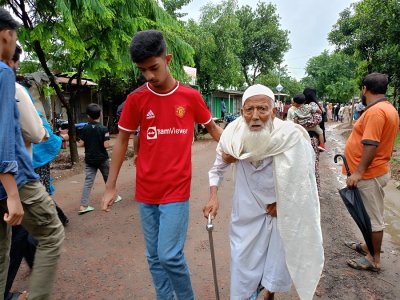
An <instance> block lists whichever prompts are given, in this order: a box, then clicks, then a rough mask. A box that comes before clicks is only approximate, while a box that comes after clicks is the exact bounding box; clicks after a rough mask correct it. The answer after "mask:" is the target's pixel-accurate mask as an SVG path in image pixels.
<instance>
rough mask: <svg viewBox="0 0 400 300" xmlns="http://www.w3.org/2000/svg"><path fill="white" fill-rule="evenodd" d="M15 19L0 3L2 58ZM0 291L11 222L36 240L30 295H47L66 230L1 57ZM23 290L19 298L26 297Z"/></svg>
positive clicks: (11, 47) (39, 298) (6, 56)
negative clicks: (35, 161) (28, 144)
mask: <svg viewBox="0 0 400 300" xmlns="http://www.w3.org/2000/svg"><path fill="white" fill-rule="evenodd" d="M18 26H19V25H18V23H17V22H16V21H15V20H14V19H13V18H12V16H11V15H10V13H9V12H8V11H6V10H5V9H3V8H0V57H1V59H2V60H4V61H9V60H10V59H11V58H12V56H13V54H14V52H15V48H16V40H17V33H16V29H17V28H18ZM0 95H1V97H0V215H1V218H0V295H3V294H4V291H5V286H6V280H7V272H8V266H9V251H10V238H11V227H10V225H11V226H15V225H20V224H22V226H23V227H24V228H25V229H26V230H27V231H28V232H29V233H30V234H31V235H32V236H33V237H34V238H35V239H36V240H37V241H38V247H37V250H36V253H35V259H34V262H33V269H32V273H31V282H30V290H29V299H33V300H46V299H49V298H50V293H51V290H52V286H53V281H54V277H55V272H56V267H57V262H58V259H59V256H60V254H61V245H62V242H63V240H64V229H63V226H62V224H61V222H60V220H59V219H58V217H57V213H56V209H55V205H54V202H53V201H52V199H51V198H50V196H49V195H48V193H47V192H46V190H45V188H44V187H43V186H42V185H41V184H40V182H39V176H38V175H37V174H36V173H35V172H34V170H33V165H32V161H31V158H30V156H29V154H28V151H27V150H26V148H25V145H24V141H23V138H22V134H21V128H20V124H19V120H18V117H19V113H18V109H17V102H16V100H15V74H14V72H13V71H12V70H11V69H10V68H9V67H8V66H7V65H6V64H4V63H3V62H0ZM25 298H26V294H22V295H21V296H20V297H19V299H25Z"/></svg>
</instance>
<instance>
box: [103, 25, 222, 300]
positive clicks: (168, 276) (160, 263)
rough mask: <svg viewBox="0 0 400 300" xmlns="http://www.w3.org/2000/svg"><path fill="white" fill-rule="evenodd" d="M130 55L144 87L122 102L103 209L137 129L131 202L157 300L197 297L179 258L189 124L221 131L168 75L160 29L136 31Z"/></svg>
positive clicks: (194, 96)
mask: <svg viewBox="0 0 400 300" xmlns="http://www.w3.org/2000/svg"><path fill="white" fill-rule="evenodd" d="M130 52H131V57H132V60H133V62H134V63H135V64H136V65H137V67H138V68H139V70H140V71H141V72H142V74H143V76H144V77H145V78H146V81H147V83H145V84H144V85H142V86H141V87H139V88H138V89H136V90H134V91H133V92H132V93H131V94H130V95H129V96H128V97H127V100H126V102H125V105H124V108H123V111H122V114H121V118H120V121H119V124H118V127H119V134H118V138H117V140H116V143H115V145H114V149H113V153H112V159H111V167H110V174H109V177H108V180H107V183H106V191H105V193H104V196H103V210H105V211H110V209H111V206H112V204H113V199H114V197H115V195H116V193H117V190H116V181H117V177H118V173H119V170H120V168H121V165H122V162H123V161H124V157H125V152H126V150H127V146H128V141H129V136H130V134H131V133H133V132H135V131H136V129H137V128H138V126H140V149H139V153H138V158H137V163H136V195H135V199H136V200H137V201H138V202H139V210H140V217H141V225H142V229H143V233H144V238H145V241H146V256H147V261H148V264H149V269H150V272H151V275H152V277H153V283H154V286H155V289H156V293H157V299H175V297H177V299H183V300H190V299H194V293H193V289H192V284H191V280H190V274H189V269H188V266H187V263H186V259H185V256H184V253H183V248H184V244H185V239H186V232H187V226H188V219H189V201H188V200H189V197H190V182H191V175H192V165H191V145H192V139H193V130H194V122H196V123H200V124H204V126H205V127H206V128H207V130H208V132H209V133H210V135H211V136H212V137H213V138H214V139H215V140H216V141H218V140H219V137H220V135H221V133H222V129H221V128H220V127H218V126H217V125H216V124H215V123H214V122H213V120H212V116H211V114H210V112H209V111H208V109H207V107H206V105H205V103H204V101H203V99H202V97H201V95H200V93H199V92H198V91H196V90H194V89H192V88H190V87H186V86H184V85H182V84H181V83H180V82H178V81H177V80H176V79H175V78H174V77H173V76H172V75H171V73H170V71H169V68H168V65H169V63H170V62H171V59H172V55H171V54H167V51H166V44H165V41H164V38H163V35H162V33H161V32H159V31H156V30H148V31H142V32H138V33H137V34H135V36H134V37H133V39H132V43H131V46H130Z"/></svg>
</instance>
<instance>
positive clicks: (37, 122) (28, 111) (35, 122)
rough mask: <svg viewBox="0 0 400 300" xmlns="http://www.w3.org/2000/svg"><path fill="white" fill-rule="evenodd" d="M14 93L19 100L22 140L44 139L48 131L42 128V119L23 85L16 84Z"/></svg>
mask: <svg viewBox="0 0 400 300" xmlns="http://www.w3.org/2000/svg"><path fill="white" fill-rule="evenodd" d="M15 95H16V97H17V99H18V101H19V102H17V106H18V111H19V114H20V117H19V123H20V126H21V132H22V136H23V138H24V141H25V142H28V143H34V144H38V143H40V142H41V141H44V140H46V139H47V138H48V136H49V133H48V132H47V130H46V128H44V125H43V121H42V119H41V118H40V116H39V114H38V112H37V111H36V108H35V106H34V105H33V103H32V100H31V98H30V96H29V94H28V92H27V91H26V90H25V88H24V87H23V86H21V85H17V86H16V93H15Z"/></svg>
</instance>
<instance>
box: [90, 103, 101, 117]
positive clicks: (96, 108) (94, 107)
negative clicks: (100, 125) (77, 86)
mask: <svg viewBox="0 0 400 300" xmlns="http://www.w3.org/2000/svg"><path fill="white" fill-rule="evenodd" d="M86 114H87V115H88V116H89V117H90V118H91V119H92V120H97V119H98V118H100V114H101V107H100V105H98V104H96V103H90V104H89V105H88V106H87V108H86Z"/></svg>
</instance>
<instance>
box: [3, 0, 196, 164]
mask: <svg viewBox="0 0 400 300" xmlns="http://www.w3.org/2000/svg"><path fill="white" fill-rule="evenodd" d="M0 4H3V5H4V4H7V5H9V6H10V7H11V8H12V10H13V11H14V13H15V14H16V15H17V16H18V17H19V18H20V19H21V21H22V23H23V28H22V29H21V30H20V32H19V36H20V40H21V42H22V44H23V45H24V47H25V49H26V50H28V51H34V52H35V54H36V56H37V58H38V60H39V61H40V64H41V66H42V68H43V69H44V71H45V72H46V74H47V75H48V76H49V79H50V81H51V86H52V87H53V88H54V89H55V91H56V94H57V96H58V98H59V99H60V101H61V103H62V104H63V106H64V107H65V108H66V110H67V115H68V120H69V130H70V152H71V161H72V162H73V163H74V162H76V161H78V153H77V148H76V142H75V141H76V133H75V126H74V123H75V120H74V111H73V108H74V105H73V104H74V103H75V102H76V101H79V97H80V86H81V78H82V75H83V74H84V73H85V74H86V75H87V76H89V77H90V78H92V79H95V80H96V79H99V78H102V77H104V76H110V75H111V76H115V77H123V76H124V75H123V74H125V73H126V72H129V70H131V69H132V63H131V61H130V58H129V54H128V51H127V50H128V47H129V43H130V40H131V37H132V35H133V34H134V33H135V32H137V31H139V30H145V29H150V28H156V29H160V30H162V31H163V32H164V34H165V37H166V40H167V44H168V49H169V51H170V52H172V53H173V54H174V57H175V59H174V60H173V62H172V64H171V70H172V72H173V73H174V75H175V76H177V77H178V78H183V77H184V71H183V69H182V65H183V64H185V63H188V64H192V63H193V60H192V55H193V49H192V48H191V47H190V46H189V45H188V44H187V43H186V42H185V41H184V40H183V39H182V38H181V34H182V28H181V25H180V23H179V22H178V21H177V20H175V19H174V18H172V17H171V16H170V15H169V14H168V13H166V12H165V10H163V9H162V8H161V7H160V6H159V5H158V3H157V2H156V1H154V0H125V1H124V0H73V1H69V0H58V1H51V0H36V1H29V0H7V1H6V0H1V1H0ZM52 69H61V70H68V71H72V72H74V74H73V76H72V77H71V80H72V79H74V78H76V79H77V82H78V85H77V89H74V90H72V93H71V98H70V99H69V100H68V101H67V100H66V99H65V98H64V96H63V93H62V91H61V89H60V87H59V86H58V85H57V83H56V79H55V77H54V74H53V72H52V71H51V70H52Z"/></svg>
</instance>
